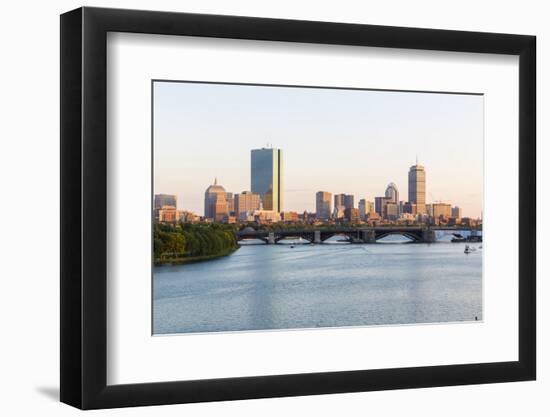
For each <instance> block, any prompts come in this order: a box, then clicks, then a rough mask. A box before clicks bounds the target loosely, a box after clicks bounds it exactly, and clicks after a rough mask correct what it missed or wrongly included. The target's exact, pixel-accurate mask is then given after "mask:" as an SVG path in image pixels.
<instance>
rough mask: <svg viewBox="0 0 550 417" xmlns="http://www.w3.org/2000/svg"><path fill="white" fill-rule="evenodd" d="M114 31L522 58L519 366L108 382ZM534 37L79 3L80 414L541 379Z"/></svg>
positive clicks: (65, 350) (72, 214)
mask: <svg viewBox="0 0 550 417" xmlns="http://www.w3.org/2000/svg"><path fill="white" fill-rule="evenodd" d="M108 32H132V33H147V34H162V35H175V36H178V35H186V36H199V37H216V38H235V39H254V40H266V41H285V42H305V43H317V44H333V45H357V46H371V47H383V48H405V49H421V50H441V51H456V52H477V53H491V54H508V55H517V56H519V103H518V106H519V107H518V108H519V132H518V137H519V154H518V158H519V242H518V243H519V271H518V274H519V293H518V297H519V329H518V332H519V360H518V361H513V362H495V363H477V364H467V365H458V364H456V365H454V364H451V365H445V366H423V367H411V368H395V369H377V370H356V371H342V372H324V373H308V374H293V375H273V376H256V377H239V378H224V379H209V380H195V381H177V382H162V383H142V384H128V385H112V386H109V385H107V383H106V381H107V377H106V376H107V334H106V330H107V304H106V300H107V283H106V281H107V273H106V271H107V262H106V261H107V259H106V258H107V250H106V247H107V181H108V178H107V143H106V142H107V129H106V128H107V110H106V93H107V73H106V46H107V41H106V39H107V33H108ZM535 45H536V38H535V37H534V36H524V35H510V34H495V33H481V32H462V31H449V30H432V29H416V28H403V27H388V26H372V25H359V24H342V23H326V22H313V21H296V20H280V19H265V18H252V17H236V16H218V15H202V14H186V13H171V12H156V11H137V10H120V9H103V8H88V7H84V8H79V9H77V10H73V11H70V12H68V13H65V14H63V15H61V53H60V57H61V92H60V93H61V310H60V315H61V381H60V383H61V401H62V402H64V403H67V404H70V405H72V406H75V407H78V408H81V409H96V408H112V407H124V406H143V405H156V404H174V403H191V402H201V401H219V400H238V399H251V398H266V397H283V396H298V395H314V394H328V393H344V392H357V391H376V390H388V389H401V388H421V387H435V386H450V385H463V384H482V383H496V382H507V381H525V380H534V379H535V378H536V266H535V265H536V263H535V261H536V259H535V258H536V139H535V135H536V131H535V122H536V120H535V106H536V100H535V94H536V92H535V86H536V84H535V79H536V77H535V75H536V74H535V62H536V56H535V53H536V52H535V50H536V47H535Z"/></svg>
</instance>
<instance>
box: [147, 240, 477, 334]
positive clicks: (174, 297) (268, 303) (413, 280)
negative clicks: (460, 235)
mask: <svg viewBox="0 0 550 417" xmlns="http://www.w3.org/2000/svg"><path fill="white" fill-rule="evenodd" d="M335 240H336V242H333V243H332V244H330V243H327V244H321V245H305V244H304V245H300V244H296V245H294V247H293V248H291V246H290V245H289V244H279V245H243V246H242V247H241V248H240V249H239V250H237V251H236V252H235V253H233V254H232V255H230V256H227V257H224V258H219V259H216V260H212V261H207V262H201V263H195V264H188V265H180V266H161V267H155V268H154V272H153V332H154V333H155V334H167V333H189V332H218V331H240V330H269V329H295V328H316V327H340V326H365V325H384V324H386V325H388V324H411V323H441V322H457V321H474V320H476V317H477V319H478V320H482V259H483V249H482V248H480V244H475V245H474V246H475V247H476V248H477V251H476V252H473V253H470V254H465V253H464V246H465V245H464V244H463V243H441V242H440V243H434V244H402V243H397V242H400V238H393V239H392V238H388V240H387V242H395V243H380V244H371V245H361V244H358V245H351V244H347V243H339V242H337V239H335ZM441 240H445V238H444V237H443V238H442V239H441Z"/></svg>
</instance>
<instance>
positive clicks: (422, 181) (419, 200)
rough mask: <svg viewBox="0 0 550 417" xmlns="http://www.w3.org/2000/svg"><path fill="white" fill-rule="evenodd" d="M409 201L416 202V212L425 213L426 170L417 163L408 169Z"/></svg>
mask: <svg viewBox="0 0 550 417" xmlns="http://www.w3.org/2000/svg"><path fill="white" fill-rule="evenodd" d="M409 203H413V204H416V211H417V213H418V214H425V213H426V171H425V170H424V167H423V166H422V165H418V163H417V164H416V165H413V166H412V167H410V169H409Z"/></svg>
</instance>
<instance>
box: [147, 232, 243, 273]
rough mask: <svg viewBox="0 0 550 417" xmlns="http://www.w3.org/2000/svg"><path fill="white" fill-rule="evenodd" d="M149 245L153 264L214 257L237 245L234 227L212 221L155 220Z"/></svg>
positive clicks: (229, 250) (232, 249)
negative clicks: (179, 221)
mask: <svg viewBox="0 0 550 417" xmlns="http://www.w3.org/2000/svg"><path fill="white" fill-rule="evenodd" d="M153 246H154V258H155V263H156V264H161V263H165V262H173V261H181V262H186V261H192V260H201V259H208V258H214V257H217V256H223V255H227V254H229V253H231V252H233V251H234V250H236V249H237V248H238V245H237V240H236V238H235V228H234V227H233V226H231V225H223V224H216V223H208V224H201V223H199V224H190V223H183V224H177V225H168V224H155V226H154V231H153Z"/></svg>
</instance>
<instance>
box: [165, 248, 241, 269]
mask: <svg viewBox="0 0 550 417" xmlns="http://www.w3.org/2000/svg"><path fill="white" fill-rule="evenodd" d="M239 248H240V246H237V247H236V248H230V249H227V250H225V251H222V252H220V253H216V254H210V255H200V256H185V257H181V258H166V259H162V260H159V259H155V266H170V265H184V264H192V263H197V262H204V261H211V260H214V259H218V258H223V257H224V256H229V255H231V254H232V253H233V252H235V251H237V250H238V249H239Z"/></svg>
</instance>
